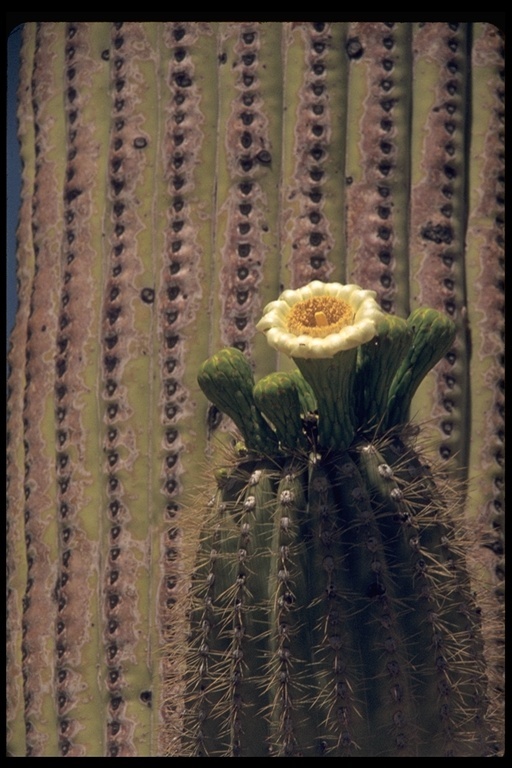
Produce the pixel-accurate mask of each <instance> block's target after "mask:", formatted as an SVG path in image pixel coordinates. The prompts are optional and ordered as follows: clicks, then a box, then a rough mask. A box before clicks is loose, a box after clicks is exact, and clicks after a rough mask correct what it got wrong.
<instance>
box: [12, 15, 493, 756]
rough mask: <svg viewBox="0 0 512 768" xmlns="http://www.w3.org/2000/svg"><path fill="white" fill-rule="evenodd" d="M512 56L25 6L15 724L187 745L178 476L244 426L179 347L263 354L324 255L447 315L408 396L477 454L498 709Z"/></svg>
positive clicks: (334, 269)
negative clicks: (69, 17)
mask: <svg viewBox="0 0 512 768" xmlns="http://www.w3.org/2000/svg"><path fill="white" fill-rule="evenodd" d="M502 72H503V47H502V41H501V38H500V35H499V32H498V30H497V29H496V28H495V27H493V26H492V25H490V24H445V23H433V24H430V23H426V24H395V25H392V24H386V23H381V22H371V23H370V22H350V23H349V22H347V23H343V22H340V23H334V24H322V23H317V24H309V23H305V22H304V23H303V22H300V23H285V24H280V23H267V24H259V23H256V22H254V23H253V22H236V23H190V22H187V23H181V22H169V23H167V24H152V23H151V24H150V23H136V22H126V23H116V24H109V23H105V24H103V23H101V24H100V23H85V22H80V23H78V22H77V23H73V22H70V23H66V24H64V23H60V24H59V23H50V22H48V23H41V24H27V25H26V27H25V29H24V42H23V51H22V61H21V70H20V89H19V106H18V117H19V135H20V145H21V155H22V160H23V179H22V185H23V187H22V206H21V211H20V222H19V229H18V254H17V257H18V285H19V309H18V313H17V318H16V325H15V328H14V331H13V334H12V337H11V348H10V352H9V364H10V375H9V382H8V395H9V397H8V430H9V442H8V481H9V490H8V531H7V543H8V554H7V570H8V591H7V607H8V644H7V650H8V673H7V683H8V690H7V702H8V707H7V709H8V713H7V723H8V749H9V751H10V753H11V754H13V755H16V756H24V755H28V756H48V755H49V756H54V755H69V756H85V755H87V756H89V755H91V756H100V755H120V756H124V755H131V756H134V755H150V754H152V755H156V754H159V755H161V754H176V751H177V749H178V747H177V745H180V744H181V735H182V725H183V723H182V709H183V706H182V700H183V699H182V691H183V681H182V666H181V662H182V661H183V660H182V658H181V655H180V653H179V649H180V648H181V646H182V644H183V643H182V641H183V638H184V636H185V633H186V626H185V621H184V616H183V615H182V613H181V610H182V605H183V599H184V594H185V593H186V592H187V589H188V584H189V576H188V575H187V574H189V573H190V572H191V569H192V562H193V557H194V553H195V550H196V542H197V536H198V528H199V527H200V522H201V521H200V520H199V519H198V518H199V515H198V510H199V506H198V505H197V504H195V503H194V502H193V501H191V500H192V499H193V498H194V496H195V494H196V492H197V486H198V478H199V476H200V475H203V474H204V469H205V463H206V462H207V463H208V465H211V463H215V459H216V457H217V459H218V457H219V454H220V453H221V452H222V449H219V445H221V444H223V443H224V444H225V443H226V442H229V432H230V430H231V427H232V425H231V424H230V422H229V420H228V419H227V418H226V417H221V416H220V414H219V412H218V410H217V409H216V408H215V407H212V406H211V407H209V406H208V403H207V402H206V400H205V398H204V397H203V395H202V394H201V393H200V392H199V388H198V385H197V382H196V375H197V372H198V370H199V367H200V365H201V363H202V362H203V361H204V360H205V359H206V358H207V357H208V355H210V354H211V353H213V352H214V351H216V350H218V349H220V348H221V347H222V346H235V347H237V348H238V349H239V350H240V351H242V352H243V353H244V355H246V356H247V358H248V360H250V362H251V364H252V365H253V367H255V368H256V369H257V371H258V376H260V377H264V376H265V375H267V374H269V373H270V372H271V371H274V370H276V360H275V356H274V355H272V354H269V351H268V349H267V347H266V345H265V341H264V339H263V338H262V337H261V336H260V335H258V334H255V333H254V323H255V321H256V320H257V319H258V317H259V312H260V310H261V308H262V307H263V306H264V305H265V303H266V302H267V301H270V300H271V299H272V298H274V297H275V296H276V295H277V293H278V292H279V290H280V288H281V287H297V286H299V285H303V284H304V283H306V282H308V281H309V280H311V279H323V280H340V281H342V282H357V283H359V284H361V285H363V286H364V287H367V288H372V289H374V290H376V291H377V293H378V296H379V300H380V302H381V304H382V306H383V307H384V308H385V309H386V310H388V311H389V312H390V313H391V314H390V317H395V316H397V317H401V318H404V317H406V316H407V315H408V314H409V311H410V310H413V309H415V308H416V307H418V306H429V307H435V308H437V309H439V310H441V311H442V312H445V313H446V314H448V315H449V316H450V317H452V318H453V319H454V320H455V322H456V324H457V331H458V333H457V339H456V341H455V343H454V345H453V347H452V348H451V349H450V350H449V351H448V352H447V353H446V355H445V356H444V358H443V360H442V361H441V362H440V363H439V365H438V366H437V367H436V369H435V371H434V372H433V373H431V374H429V376H428V377H427V379H426V381H425V382H424V383H423V384H422V385H421V386H420V388H419V390H418V392H417V394H416V396H415V398H414V401H413V404H412V408H411V411H412V413H413V415H414V416H415V417H417V418H418V419H419V421H423V420H427V421H429V422H431V423H432V425H433V429H434V432H435V446H434V448H433V455H434V458H435V459H439V460H440V462H441V464H444V463H455V465H456V466H457V467H458V473H459V478H461V479H462V480H463V481H464V480H466V481H467V480H468V478H469V483H467V484H466V485H465V486H464V487H465V488H467V489H469V490H468V491H467V492H466V491H465V492H464V493H463V492H462V491H461V500H462V502H464V503H465V516H466V518H467V520H468V521H469V525H468V528H469V529H470V530H471V532H472V536H471V537H469V538H468V540H467V542H464V543H463V545H462V544H461V546H463V547H464V551H465V554H466V555H467V556H468V559H469V561H470V564H471V568H472V573H474V574H475V580H474V584H473V587H474V589H476V590H477V591H478V597H479V602H480V603H481V605H482V610H483V614H482V615H483V627H482V629H483V636H484V640H485V648H486V658H487V659H488V660H489V663H488V675H489V681H490V682H489V699H490V702H491V711H492V713H493V718H494V720H495V721H496V723H498V725H497V731H498V733H499V731H500V725H499V723H500V722H502V719H503V712H502V701H503V697H502V693H503V680H502V672H503V659H502V645H503V631H502V627H503V599H502V598H503V594H502V593H503V526H504V512H503V400H504V385H503V361H504V352H503V290H504V284H503V266H504V261H503V234H502V227H503V215H504V214H503V185H504V171H503V164H504V161H503V127H502V122H503V115H504V110H503V104H502V101H503V82H502V80H503V76H502ZM468 116H469V117H468ZM468 350H471V354H469V351H468ZM278 363H279V365H278V368H280V369H282V370H283V371H289V365H288V364H287V362H286V361H282V360H278ZM257 384H258V382H257ZM300 439H302V438H301V437H299V440H300ZM382 452H383V455H384V456H385V458H386V460H387V461H388V463H390V464H392V463H393V462H392V461H391V459H388V457H387V456H386V455H385V450H384V448H383V449H382ZM356 458H357V457H356ZM352 460H354V457H352ZM269 471H270V470H269ZM279 471H281V468H279ZM408 471H411V472H412V470H408ZM272 472H274V474H275V473H276V472H278V470H277V469H276V468H275V467H274V468H273V469H272ZM211 474H212V472H211V466H210V469H209V470H208V475H209V476H210V477H211ZM276 481H277V478H276V479H274V475H272V480H270V479H269V482H272V483H274V485H275V483H276ZM272 493H273V494H275V490H273V491H272ZM273 567H275V568H277V565H274V566H273ZM162 648H166V651H165V653H163V652H162ZM177 649H178V650H177ZM294 748H295V747H294Z"/></svg>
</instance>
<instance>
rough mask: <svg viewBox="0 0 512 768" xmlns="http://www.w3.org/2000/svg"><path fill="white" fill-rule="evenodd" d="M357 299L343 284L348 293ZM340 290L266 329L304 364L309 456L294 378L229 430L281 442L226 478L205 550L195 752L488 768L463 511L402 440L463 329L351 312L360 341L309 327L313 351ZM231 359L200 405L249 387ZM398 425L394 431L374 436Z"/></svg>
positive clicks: (190, 741)
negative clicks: (310, 316)
mask: <svg viewBox="0 0 512 768" xmlns="http://www.w3.org/2000/svg"><path fill="white" fill-rule="evenodd" d="M358 290H360V289H358V288H357V286H350V293H351V294H355V292H356V291H358ZM344 291H345V287H344V286H338V285H336V284H318V283H316V282H314V283H312V284H311V285H310V286H306V287H305V288H304V289H301V290H299V291H296V292H291V291H287V292H285V293H283V294H282V296H281V297H280V299H279V300H278V301H276V302H272V303H271V304H269V305H268V306H267V307H266V308H265V314H264V317H263V319H262V321H261V322H260V323H258V327H259V328H260V329H261V330H262V331H264V332H265V333H266V334H267V339H268V341H269V343H270V344H271V345H273V346H276V347H277V348H278V349H279V350H281V351H285V352H288V353H289V354H291V355H295V354H297V350H298V351H299V352H300V353H301V354H302V356H301V357H299V356H297V357H295V358H294V359H295V362H296V363H297V364H298V365H299V368H300V370H301V373H302V374H303V375H304V378H305V380H306V381H307V383H308V384H309V386H310V387H311V389H312V391H313V392H314V394H315V398H316V402H317V405H318V413H317V417H318V420H317V423H316V424H315V427H316V431H317V435H316V439H315V440H314V441H313V444H314V445H315V450H313V451H310V452H308V453H305V452H304V450H303V445H304V443H303V442H301V438H300V435H301V433H302V435H303V439H306V438H308V437H310V434H311V433H309V434H308V432H307V430H306V428H305V423H304V418H303V414H301V408H300V400H299V396H298V393H297V387H296V385H293V386H292V379H291V377H288V376H287V375H286V374H274V375H273V376H272V375H271V376H266V377H264V378H263V379H262V380H261V381H260V382H259V383H258V384H257V385H255V386H254V404H253V403H251V408H250V409H248V414H251V418H250V419H246V420H245V422H243V423H242V420H241V419H240V418H238V419H237V421H238V423H239V425H242V427H243V430H242V433H243V437H244V440H245V442H246V443H247V445H248V446H251V447H252V446H254V445H255V443H256V441H257V439H258V438H257V437H255V435H256V436H257V435H258V432H259V426H258V422H257V420H256V419H255V418H254V415H252V410H253V407H254V405H255V406H256V407H260V406H261V408H262V413H264V414H265V416H267V418H268V422H269V424H270V425H273V426H274V429H275V434H276V440H275V442H274V446H273V448H274V449H273V451H272V452H271V453H270V454H263V453H262V454H260V456H259V457H258V456H257V455H255V456H253V457H252V458H251V461H250V462H247V461H242V462H240V463H239V464H238V466H235V467H234V469H232V470H231V473H230V472H229V471H228V473H227V475H224V476H223V480H222V484H221V485H220V486H219V489H218V492H217V494H216V497H215V499H214V500H213V501H212V510H211V511H213V514H211V515H209V516H208V519H207V523H206V526H205V529H204V533H203V541H202V543H201V552H200V556H199V568H198V570H197V571H196V573H195V584H194V589H193V598H192V612H191V617H192V621H191V630H190V652H189V659H188V663H189V667H188V689H187V697H188V710H187V716H186V724H187V728H186V735H185V741H184V749H185V750H186V753H187V754H191V755H194V756H212V757H214V756H217V757H218V756H232V757H244V756H245V757H254V756H272V755H276V756H289V757H291V756H313V755H328V756H373V757H376V756H436V755H439V756H455V755H467V756H469V755H481V756H486V755H491V754H493V750H494V748H495V747H494V733H493V728H492V722H490V721H489V720H488V719H487V718H486V712H487V706H488V700H487V684H488V680H487V677H486V663H485V657H484V653H483V640H482V635H481V628H480V619H479V613H478V610H477V607H476V605H475V603H474V599H473V595H472V590H471V583H470V578H469V572H468V569H467V564H466V561H465V557H464V554H463V552H462V549H461V541H462V537H461V535H460V531H459V528H460V522H461V521H460V510H454V509H453V508H452V507H451V505H450V502H449V499H448V498H447V496H446V495H443V492H442V491H441V489H440V487H438V485H436V482H435V481H434V480H431V479H430V478H428V477H425V476H424V474H425V473H424V470H423V466H422V463H421V460H420V459H419V457H418V456H417V454H416V453H415V451H414V450H413V448H412V447H411V446H409V445H407V444H406V442H404V439H403V437H402V434H403V433H404V431H405V430H406V424H405V416H406V414H407V411H408V408H409V406H410V403H411V400H412V396H413V395H414V392H415V391H416V389H417V387H418V385H419V384H420V382H421V380H422V379H423V378H424V376H425V375H426V374H427V372H428V371H429V369H430V367H431V366H433V365H434V364H435V363H436V362H437V361H438V360H439V359H440V358H441V357H442V355H443V354H444V353H445V351H446V349H448V348H449V347H450V346H451V344H452V343H453V338H454V333H455V329H454V325H453V323H452V321H451V320H450V319H449V318H446V317H445V316H443V315H441V314H440V313H438V312H436V311H435V310H416V311H415V312H413V313H412V315H411V316H410V317H409V319H408V320H407V322H402V323H400V322H398V323H393V322H391V323H390V322H385V321H383V320H382V318H381V316H380V313H379V311H378V308H377V309H375V308H374V307H373V304H372V303H371V302H373V298H372V296H367V297H365V298H364V299H363V304H364V301H367V300H369V301H370V304H369V306H370V310H369V311H368V312H367V313H366V316H365V317H366V319H367V322H368V326H369V327H365V326H363V328H364V330H362V327H361V326H360V327H358V322H359V323H361V317H359V318H358V314H357V311H355V310H354V313H353V318H352V319H351V320H349V323H352V324H353V326H354V328H355V329H356V331H354V330H353V327H352V325H350V324H346V323H344V325H343V328H342V329H341V332H340V328H339V327H336V325H334V327H333V328H332V330H331V332H330V333H329V332H328V333H327V334H326V335H323V336H321V337H320V343H318V339H319V336H318V334H319V333H320V332H321V331H320V332H319V330H318V326H320V328H325V327H327V325H328V324H327V323H324V322H323V321H324V318H323V317H321V318H320V322H318V323H315V322H313V321H311V326H310V327H311V339H312V343H311V344H310V345H309V346H308V341H307V338H306V337H307V335H308V334H307V328H308V327H309V326H308V325H307V322H306V321H304V322H301V324H300V325H297V323H296V318H297V316H298V315H299V314H300V315H301V317H306V315H307V313H308V312H309V311H310V309H311V296H310V294H311V292H313V294H314V297H315V320H316V321H318V319H319V318H318V315H319V313H322V312H323V310H322V309H321V307H324V308H325V311H326V312H327V308H328V307H330V306H331V303H332V297H333V295H336V296H341V295H342V294H343V293H344ZM361 293H362V292H361ZM338 300H339V299H338ZM322 302H324V303H322ZM361 306H362V305H361ZM354 333H355V336H354ZM386 334H390V335H391V338H390V339H389V340H387V342H386V341H385V337H386ZM401 335H402V337H401ZM347 339H349V341H347ZM372 339H376V342H377V343H375V342H374V343H373V344H372ZM358 342H359V344H358ZM346 345H352V346H351V348H350V349H349V352H350V353H351V354H350V355H347V351H346V350H344V349H343V347H344V346H346ZM338 347H341V351H338ZM358 349H364V353H361V354H362V355H363V359H364V371H365V374H366V375H367V376H368V378H369V381H370V382H371V383H373V388H374V391H375V392H378V395H377V396H376V398H375V402H373V403H371V404H370V403H369V405H371V409H372V418H371V419H370V423H371V424H373V429H372V428H370V426H369V420H368V419H367V417H366V414H363V417H362V422H361V423H357V422H356V421H355V419H356V415H357V410H356V408H353V407H352V408H351V406H352V404H354V403H356V402H357V398H356V393H355V391H354V389H355V386H356V382H357V381H358V377H357V375H356V372H357V368H358ZM386 351H388V352H389V360H388V365H389V366H392V371H396V372H395V376H393V377H392V376H390V375H388V376H387V377H386V376H385V377H383V381H382V382H380V385H381V386H382V387H383V388H384V390H383V392H379V391H378V390H379V387H378V386H376V383H375V381H376V375H377V373H378V372H379V371H380V370H383V369H385V367H386ZM232 353H233V351H232V350H224V354H225V356H226V358H228V357H229V358H230V365H231V368H230V369H229V370H227V369H226V370H223V369H224V360H223V358H221V356H219V355H216V356H213V358H210V360H209V361H207V363H206V367H207V369H208V370H209V372H210V374H209V377H208V379H207V382H206V384H207V385H206V386H204V387H203V390H204V392H205V394H207V395H208V396H209V397H211V396H212V394H213V396H214V402H217V403H220V399H219V398H220V394H219V393H220V391H221V390H222V391H226V392H228V393H229V392H233V391H234V390H233V388H234V387H236V386H239V384H238V382H240V379H241V378H242V377H246V375H247V374H246V371H247V367H248V363H247V361H246V360H245V359H244V358H243V356H237V355H233V354H232ZM306 355H309V357H308V356H306ZM313 355H314V356H313ZM322 355H324V356H322ZM372 355H373V358H374V359H375V360H376V363H377V364H376V369H377V371H376V373H373V372H372ZM399 359H403V362H402V365H401V366H400V367H399V368H398V370H396V362H397V360H399ZM360 360H361V358H360ZM360 360H359V365H361V362H360ZM304 361H305V362H307V363H308V365H302V364H303V363H304ZM333 361H334V362H333ZM216 366H217V367H218V368H219V376H218V378H217V377H216V376H215V375H214V373H213V369H214V368H215V367H216ZM221 370H222V375H221V374H220V371H221ZM361 370H363V368H360V371H361ZM225 375H230V376H231V378H232V382H231V384H227V383H226V381H225V380H224V378H223V377H224V376H225ZM361 380H362V379H361V376H360V377H359V382H361ZM245 381H246V382H248V381H249V379H248V378H246V379H245ZM212 382H215V383H216V386H218V387H219V389H218V390H217V389H216V388H215V387H214V389H213V390H212ZM199 383H200V385H201V386H203V373H202V372H201V374H200V376H199ZM371 386H372V384H370V386H369V387H368V390H371ZM383 395H385V396H383ZM232 397H233V395H232V394H231V395H230V396H228V397H227V401H228V402H231V400H232ZM244 397H245V398H246V401H249V397H248V395H245V394H244ZM386 397H387V399H386ZM377 404H381V408H382V411H381V412H379V411H378V410H376V409H377ZM336 409H339V410H340V411H342V412H343V417H345V418H346V417H347V411H348V409H350V412H349V413H348V419H349V420H350V431H346V432H342V431H341V430H340V429H339V428H338V425H339V424H340V423H342V418H343V417H338V419H337V420H336V419H333V417H332V414H333V412H335V411H336ZM397 414H398V416H397ZM290 421H294V422H295V423H294V424H290V423H289V422H290ZM389 422H391V423H392V424H393V427H394V429H393V430H390V429H389V427H388V430H387V431H386V432H385V433H384V434H382V425H383V424H388V423H389ZM251 430H252V432H251ZM294 449H295V450H294ZM290 456H291V457H290ZM406 467H407V469H406V470H405V471H404V468H406ZM411 468H412V470H414V471H413V472H412V474H411ZM212 532H213V533H212Z"/></svg>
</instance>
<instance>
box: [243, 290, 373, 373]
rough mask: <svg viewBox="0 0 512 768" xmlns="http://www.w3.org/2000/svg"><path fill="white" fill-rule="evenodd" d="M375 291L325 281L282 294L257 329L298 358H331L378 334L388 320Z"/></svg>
mask: <svg viewBox="0 0 512 768" xmlns="http://www.w3.org/2000/svg"><path fill="white" fill-rule="evenodd" d="M376 295H377V294H376V293H375V291H367V290H364V289H362V288H360V287H359V286H358V285H341V284H340V283H323V282H321V281H320V280H313V282H311V283H309V284H308V285H305V286H304V287H303V288H298V289H297V290H295V291H293V290H287V291H283V293H282V294H281V295H280V297H279V298H278V299H277V301H271V302H270V304H267V306H266V307H265V310H264V314H263V317H262V318H261V320H260V321H259V322H258V324H257V325H256V328H257V329H258V330H259V331H262V332H263V333H265V334H266V336H267V341H268V343H269V344H270V346H271V347H274V348H275V349H277V350H278V351H280V352H284V353H285V354H287V355H289V356H290V357H293V358H326V357H327V358H328V357H334V355H336V353H337V352H341V351H342V350H348V349H353V348H354V347H358V346H360V345H361V344H365V343H366V342H367V341H370V340H371V339H373V337H374V336H375V335H377V329H378V323H379V320H381V318H383V317H384V312H383V310H382V309H381V308H380V307H379V305H378V304H377V302H376V301H375V297H376Z"/></svg>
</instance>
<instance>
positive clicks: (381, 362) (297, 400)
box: [198, 280, 455, 454]
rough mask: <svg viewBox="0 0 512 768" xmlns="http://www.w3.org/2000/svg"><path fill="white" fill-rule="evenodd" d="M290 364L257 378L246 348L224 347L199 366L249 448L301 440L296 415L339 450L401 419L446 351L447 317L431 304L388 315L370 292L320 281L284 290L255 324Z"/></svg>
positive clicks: (290, 447) (204, 383)
mask: <svg viewBox="0 0 512 768" xmlns="http://www.w3.org/2000/svg"><path fill="white" fill-rule="evenodd" d="M257 328H258V330H260V331H263V332H264V333H265V334H266V336H267V340H268V343H269V344H270V345H271V346H273V347H275V348H276V349H277V350H279V351H282V352H284V353H285V354H287V355H288V356H290V357H291V358H292V359H293V360H294V362H295V363H296V365H297V367H298V370H297V371H292V372H291V373H282V372H281V373H275V374H270V375H269V376H266V377H265V378H264V379H262V380H261V381H260V382H258V384H257V385H256V386H255V384H254V380H253V375H252V370H251V367H250V364H249V362H248V361H247V359H246V358H245V356H244V355H243V354H242V353H241V352H240V351H239V350H236V349H234V348H226V349H223V350H221V351H220V352H218V353H217V354H215V355H214V356H213V357H211V358H210V359H209V360H207V361H206V362H205V363H204V364H203V365H202V367H201V369H200V372H199V377H198V380H199V384H200V386H201V387H202V389H203V391H204V392H205V394H206V396H207V397H208V398H209V399H210V400H211V401H212V402H213V403H214V404H215V405H216V406H217V407H218V408H219V410H221V411H224V412H225V413H227V414H228V415H229V416H231V418H232V419H233V421H234V422H235V423H236V425H237V426H238V428H239V429H240V431H241V432H242V435H243V438H244V440H245V442H246V445H247V447H248V448H249V449H253V450H256V451H263V452H266V453H270V454H275V453H276V452H278V453H279V452H284V453H287V452H290V451H294V450H296V449H297V448H299V447H301V446H302V447H304V446H305V439H304V437H305V436H304V427H303V423H304V420H305V419H306V418H307V417H308V415H309V416H310V417H311V416H312V415H314V416H317V417H318V435H319V448H320V450H327V451H333V450H334V451H340V450H346V449H347V448H348V447H349V446H350V445H351V443H352V442H353V440H354V437H355V435H356V434H357V433H361V432H368V431H371V432H372V433H376V432H379V433H382V432H384V431H387V430H389V429H390V428H393V427H397V426H399V425H401V424H403V423H404V422H405V421H406V419H407V414H408V409H409V405H410V402H411V399H412V396H413V395H414V392H415V391H416V389H417V387H418V385H419V383H420V382H421V380H422V379H423V377H424V376H425V375H426V373H427V372H428V371H429V370H430V368H431V367H432V366H433V365H435V363H437V362H438V360H439V359H440V358H441V357H442V356H443V355H444V354H446V352H447V351H448V349H449V348H450V346H451V345H452V344H453V340H454V338H455V325H454V323H453V321H452V320H451V319H450V318H448V317H447V316H445V315H443V314H441V313H440V312H437V311H436V310H433V309H426V310H425V309H422V310H417V311H416V312H413V313H412V314H411V315H410V317H409V318H408V320H407V321H404V320H401V319H400V318H396V317H393V316H388V315H386V314H385V313H384V312H383V311H382V310H381V309H380V307H379V306H378V304H377V303H376V301H375V293H374V292H373V291H366V290H363V289H361V288H359V286H356V285H340V284H339V283H322V282H320V281H318V280H315V281H313V282H312V283H310V284H309V285H307V286H305V287H303V288H300V289H298V290H296V291H292V290H287V291H284V292H283V293H282V294H281V296H280V297H279V299H278V300H277V301H273V302H271V303H270V304H268V305H267V306H266V307H265V311H264V315H263V317H262V319H261V320H260V321H259V323H258V325H257Z"/></svg>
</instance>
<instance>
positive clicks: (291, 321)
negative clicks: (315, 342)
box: [286, 296, 354, 339]
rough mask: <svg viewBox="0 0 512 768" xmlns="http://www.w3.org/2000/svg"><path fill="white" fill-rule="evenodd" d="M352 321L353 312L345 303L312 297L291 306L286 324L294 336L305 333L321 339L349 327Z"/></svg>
mask: <svg viewBox="0 0 512 768" xmlns="http://www.w3.org/2000/svg"><path fill="white" fill-rule="evenodd" d="M353 319H354V310H353V309H352V307H351V306H350V304H347V302H346V301H342V300H341V299H336V298H335V297H334V296H313V298H311V299H304V301H298V302H297V303H296V304H294V305H293V307H292V308H291V309H290V312H289V314H288V317H287V318H286V324H287V326H288V330H289V331H290V333H294V334H295V335H296V336H300V335H301V334H303V333H305V334H307V335H308V336H315V337H316V338H320V339H323V338H325V337H326V336H329V334H331V333H338V331H340V330H341V329H342V328H344V327H345V326H346V325H351V324H352V321H353Z"/></svg>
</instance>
